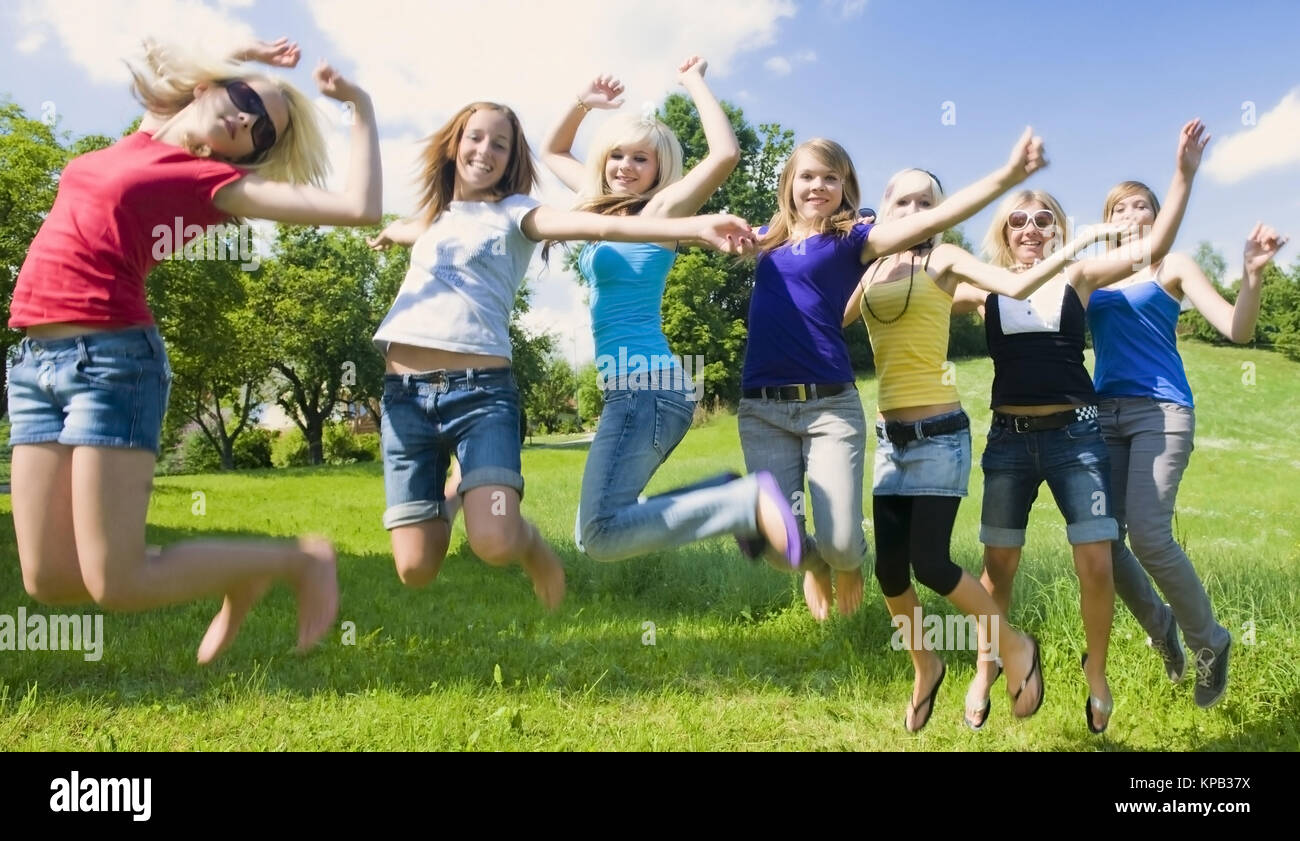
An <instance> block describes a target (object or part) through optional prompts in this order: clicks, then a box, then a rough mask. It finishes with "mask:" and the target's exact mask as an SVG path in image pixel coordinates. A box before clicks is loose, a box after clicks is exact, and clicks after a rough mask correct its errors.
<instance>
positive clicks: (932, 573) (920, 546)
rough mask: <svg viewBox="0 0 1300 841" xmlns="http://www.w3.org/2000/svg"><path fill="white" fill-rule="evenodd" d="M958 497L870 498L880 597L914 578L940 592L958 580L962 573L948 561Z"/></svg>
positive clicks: (896, 592)
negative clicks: (912, 570) (873, 517)
mask: <svg viewBox="0 0 1300 841" xmlns="http://www.w3.org/2000/svg"><path fill="white" fill-rule="evenodd" d="M960 504H961V497H959V496H873V497H872V498H871V508H872V512H873V514H874V516H875V521H876V522H875V527H876V528H875V531H876V580H877V581H879V582H880V589H881V590H882V591H883V592H884V594H885V597H886V598H891V599H892V598H894V597H895V596H901V595H902V594H903V593H904V592H906V591H907V588H908V587H909V586H911V583H912V576H911V571H910V570H909V568H908V565H909V561H910V564H911V567H913V568H915V570H916V580H917V581H919V582H920V583H922V584H924V585H925V586H926V587H929V588H930V589H931V590H933V591H935V592H936V593H938V594H939V595H941V596H947V595H948V594H949V593H951V592H952V591H953V590H955V589H957V585H958V584H960V583H961V577H962V575H964V574H965V573H964V571H963V570H962V568H961V567H959V566H957V565H956V564H954V563H953V562H952V558H951V556H950V555H949V554H948V544H949V541H951V540H952V526H953V523H954V522H956V520H957V506H958V505H960Z"/></svg>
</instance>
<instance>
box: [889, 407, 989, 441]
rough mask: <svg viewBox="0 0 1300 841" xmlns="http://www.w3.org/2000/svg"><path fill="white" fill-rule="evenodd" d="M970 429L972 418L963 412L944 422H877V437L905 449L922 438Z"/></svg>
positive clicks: (943, 420)
mask: <svg viewBox="0 0 1300 841" xmlns="http://www.w3.org/2000/svg"><path fill="white" fill-rule="evenodd" d="M969 427H970V416H969V415H967V414H966V413H965V412H961V413H959V414H955V415H953V416H952V417H949V418H944V419H942V420H924V421H911V422H908V421H886V422H885V423H879V422H877V423H876V436H877V437H879V438H888V439H889V442H890V443H891V444H893V445H894V446H895V447H905V446H907V445H908V444H910V443H911V442H913V441H917V440H920V439H921V438H933V437H934V436H936V435H947V434H948V433H949V432H960V431H961V430H963V429H968V428H969Z"/></svg>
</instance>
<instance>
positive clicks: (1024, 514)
mask: <svg viewBox="0 0 1300 841" xmlns="http://www.w3.org/2000/svg"><path fill="white" fill-rule="evenodd" d="M981 464H982V466H983V468H984V507H983V509H982V510H981V513H980V542H981V543H983V544H984V545H986V546H1000V547H1016V546H1024V545H1025V528H1026V527H1027V526H1028V525H1029V509H1030V507H1031V506H1032V505H1033V504H1034V500H1035V499H1037V498H1038V488H1039V486H1040V485H1041V484H1042V483H1043V482H1044V481H1046V482H1047V486H1048V487H1049V488H1050V489H1051V491H1052V496H1053V497H1055V498H1056V507H1057V508H1059V509H1060V511H1061V514H1062V515H1063V516H1064V517H1065V523H1066V526H1065V534H1066V538H1067V539H1068V540H1069V541H1070V544H1071V545H1076V544H1079V543H1094V542H1096V541H1099V540H1116V539H1118V538H1119V525H1118V523H1117V522H1116V520H1115V516H1114V510H1113V509H1112V507H1111V498H1110V454H1109V452H1108V451H1107V449H1106V442H1105V441H1104V440H1103V439H1102V437H1101V423H1100V422H1099V421H1098V420H1097V419H1096V418H1091V419H1088V420H1079V421H1075V422H1074V423H1072V424H1070V425H1068V426H1063V427H1061V428H1060V429H1046V430H1042V431H1040V432H1015V431H1014V430H1012V429H1011V428H1010V427H1008V426H1005V425H1001V424H998V423H997V422H996V419H995V422H994V423H993V425H992V426H991V427H990V428H989V437H988V446H987V447H985V449H984V457H983V459H982V460H981Z"/></svg>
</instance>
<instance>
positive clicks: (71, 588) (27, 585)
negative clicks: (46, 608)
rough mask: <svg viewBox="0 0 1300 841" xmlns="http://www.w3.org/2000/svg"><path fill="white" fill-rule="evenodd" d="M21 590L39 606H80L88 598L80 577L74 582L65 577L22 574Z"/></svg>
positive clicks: (37, 573)
mask: <svg viewBox="0 0 1300 841" xmlns="http://www.w3.org/2000/svg"><path fill="white" fill-rule="evenodd" d="M23 589H24V590H26V591H27V595H29V596H31V597H32V598H33V599H34V600H36V601H38V602H40V603H41V604H48V605H72V604H81V603H83V602H85V601H86V600H88V599H89V598H90V593H89V592H87V590H86V585H85V583H84V582H82V580H81V577H80V576H77V579H76V580H75V581H72V580H69V579H68V577H66V576H59V575H51V574H49V573H45V572H35V573H30V574H29V573H27V572H26V571H24V572H23Z"/></svg>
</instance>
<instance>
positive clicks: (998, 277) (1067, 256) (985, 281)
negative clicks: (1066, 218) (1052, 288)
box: [930, 225, 1121, 299]
mask: <svg viewBox="0 0 1300 841" xmlns="http://www.w3.org/2000/svg"><path fill="white" fill-rule="evenodd" d="M1120 230H1121V229H1120V227H1119V226H1117V225H1093V226H1091V227H1089V228H1086V229H1084V231H1083V232H1082V233H1080V234H1079V235H1078V236H1076V237H1075V238H1074V239H1072V240H1070V242H1068V243H1066V245H1065V247H1063V248H1058V249H1057V251H1056V253H1055V254H1053V255H1052V256H1051V257H1048V258H1047V259H1046V260H1040V261H1038V262H1037V263H1035V264H1034V265H1033V267H1031V268H1029V269H1027V270H1025V271H1023V272H1019V273H1016V272H1013V271H1011V270H1009V269H1004V268H1001V267H1000V266H991V265H989V264H988V263H985V262H984V261H983V260H980V259H978V258H976V257H974V256H972V255H971V254H970V253H969V252H967V251H966V250H965V249H963V248H959V247H958V246H956V245H952V244H949V243H944V244H942V245H940V246H939V247H938V248H936V249H935V250H934V256H932V257H931V258H930V268H931V270H932V271H933V273H934V275H935V279H936V280H938V281H939V282H940V283H943V282H945V281H947V282H948V283H954V284H955V283H966V284H969V285H971V286H974V287H977V288H979V289H982V290H984V291H985V292H992V293H993V294H995V295H1006V296H1007V297H1009V298H1021V299H1024V298H1028V297H1029V296H1030V295H1032V294H1033V292H1034V290H1035V289H1037V288H1038V287H1040V286H1042V285H1043V284H1044V283H1046V282H1047V281H1048V280H1050V279H1051V278H1053V277H1055V276H1056V275H1057V273H1058V272H1060V271H1061V270H1062V269H1064V268H1065V267H1066V265H1067V264H1068V263H1069V261H1070V260H1073V259H1074V258H1075V256H1077V255H1078V254H1079V252H1081V251H1083V250H1084V249H1086V248H1088V247H1089V246H1090V245H1092V244H1093V243H1095V242H1097V241H1099V240H1102V239H1105V238H1107V237H1109V236H1112V235H1114V234H1115V233H1118V232H1119V231H1120Z"/></svg>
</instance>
